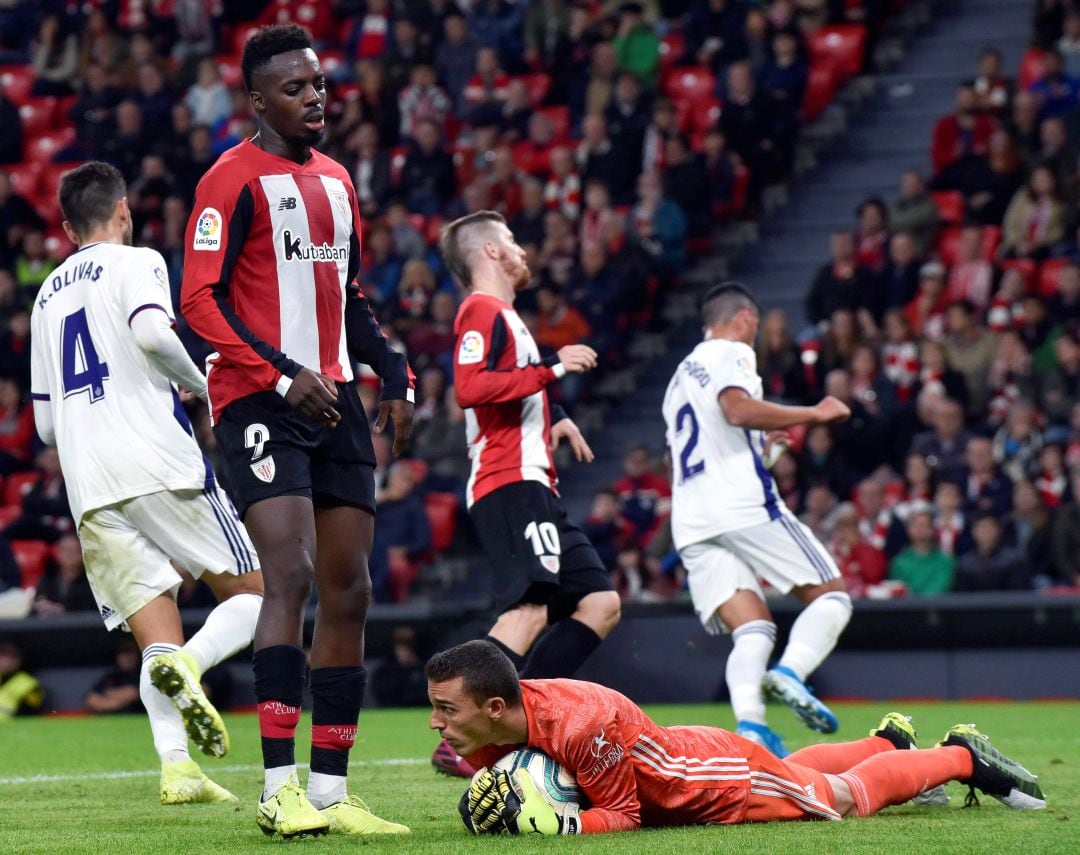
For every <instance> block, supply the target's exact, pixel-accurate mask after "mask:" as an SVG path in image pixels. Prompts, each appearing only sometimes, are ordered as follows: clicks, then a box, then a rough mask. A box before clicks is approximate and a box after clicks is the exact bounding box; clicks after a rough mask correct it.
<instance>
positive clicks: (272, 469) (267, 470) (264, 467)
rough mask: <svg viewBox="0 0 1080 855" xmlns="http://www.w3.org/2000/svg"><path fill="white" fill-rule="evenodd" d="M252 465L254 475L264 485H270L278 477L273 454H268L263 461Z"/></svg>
mask: <svg viewBox="0 0 1080 855" xmlns="http://www.w3.org/2000/svg"><path fill="white" fill-rule="evenodd" d="M250 465H251V472H252V474H253V475H254V476H255V477H256V478H258V479H259V480H260V481H262V482H263V483H264V484H269V483H270V482H271V481H273V480H274V476H275V475H277V466H275V465H274V455H272V454H268V455H266V457H264V458H263V459H262V460H257V461H256V462H255V463H252V464H250Z"/></svg>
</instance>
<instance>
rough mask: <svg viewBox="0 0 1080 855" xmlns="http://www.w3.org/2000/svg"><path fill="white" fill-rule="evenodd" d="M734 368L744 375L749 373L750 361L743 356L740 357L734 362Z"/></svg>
mask: <svg viewBox="0 0 1080 855" xmlns="http://www.w3.org/2000/svg"><path fill="white" fill-rule="evenodd" d="M735 367H736V368H738V369H739V370H740V371H742V372H743V373H744V374H749V373H750V360H749V359H747V358H746V357H745V356H740V357H738V358H737V359H736V360H735Z"/></svg>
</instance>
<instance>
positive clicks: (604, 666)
mask: <svg viewBox="0 0 1080 855" xmlns="http://www.w3.org/2000/svg"><path fill="white" fill-rule="evenodd" d="M770 605H771V607H772V609H773V612H774V615H775V616H776V621H777V624H778V626H779V627H780V639H779V642H778V645H777V650H778V651H779V650H780V649H781V646H782V644H783V642H784V640H785V638H786V635H787V631H788V629H789V628H790V626H791V623H792V621H793V620H794V618H795V616H796V615H797V614H798V610H799V604H798V603H796V602H795V601H793V600H776V601H772V602H771V603H770ZM204 617H205V613H204V612H193V613H186V614H185V629H186V631H188V632H189V633H190V632H192V631H194V630H195V629H196V628H197V627H198V626H199V625H200V623H201V621H202V619H203V618H204ZM400 624H409V625H411V626H414V627H415V628H416V630H417V634H418V637H419V640H420V645H421V648H422V649H423V650H427V651H429V652H432V651H435V650H438V649H440V648H442V647H446V646H449V645H451V644H455V643H457V642H459V641H463V640H466V639H469V638H477V637H480V636H482V635H483V634H484V632H485V631H486V630H487V628H488V626H490V614H489V612H488V610H487V608H486V605H485V604H482V603H470V604H462V605H446V604H439V605H435V606H417V605H413V606H375V607H373V608H372V611H371V614H370V616H369V623H368V644H367V649H368V658H369V662H370V667H371V668H372V669H374V668H377V667H378V661H379V659H381V658H382V657H385V656H386V655H387V654H388V652H389V650H390V639H391V634H392V632H393V629H394V627H395V626H398V625H400ZM308 629H309V631H310V622H309V627H308ZM0 639H10V640H13V641H15V642H16V643H18V644H19V645H20V646H22V647H23V649H24V650H25V651H26V654H27V664H28V665H29V666H30V667H32V668H34V669H35V670H36V671H37V672H38V674H39V675H40V676H41V678H42V679H43V681H44V682H45V683H46V685H47V687H48V688H49V689H50V692H51V697H52V700H53V704H54V705H55V707H56V708H59V709H65V708H77V707H80V706H81V704H82V695H83V693H84V692H85V690H86V687H87V686H89V685H90V683H92V682H93V680H94V679H96V677H97V676H98V675H99V674H100V673H101V671H102V669H103V667H105V666H107V665H108V664H109V663H111V661H112V658H113V650H114V644H115V639H114V638H110V636H109V635H108V634H107V633H106V632H105V631H104V629H103V628H102V626H101V623H100V621H99V620H98V619H97V617H96V616H95V615H92V614H89V615H67V616H61V617H57V618H52V619H47V620H45V619H43V620H31V621H20V622H12V623H4V622H0ZM730 649H731V645H730V642H729V640H728V639H727V637H726V636H723V637H713V636H709V635H707V634H706V633H705V632H704V630H703V629H702V628H701V626H700V624H699V623H698V621H697V620H696V618H695V617H694V615H693V613H692V612H691V610H690V607H689V605H688V604H686V603H665V604H655V605H654V604H649V605H644V604H641V605H638V604H635V605H629V606H626V607H625V608H624V611H623V620H622V623H620V625H619V626H618V627H617V628H616V630H615V632H614V633H613V634H612V635H611V637H610V638H609V639H608V640H607V642H606V643H605V644H604V645H602V646H601V648H600V649H599V650H598V651H597V653H595V654H594V655H593V657H592V658H591V659H590V660H589V662H588V663H587V664H586V666H585V668H584V669H583V670H582V672H581V673H580V674H579V676H580V677H581V678H583V679H588V680H595V681H597V682H599V683H604V684H606V685H609V686H612V687H614V688H616V689H619V690H620V691H622V692H625V693H626V694H627V695H630V696H631V697H633V698H634V699H635V700H638V701H640V702H642V703H650V702H667V701H671V702H675V701H687V702H694V701H699V702H708V701H716V700H722V699H725V697H726V693H725V689H724V679H723V675H724V662H725V659H726V657H727V654H728V651H729V650H730ZM232 672H233V675H234V678H235V679H236V680H237V682H238V684H239V685H238V686H237V690H238V691H237V695H238V696H239V702H240V703H244V702H245V700H246V699H247V698H248V696H249V695H250V679H251V677H250V669H249V668H248V667H247V665H246V662H244V661H243V657H241V659H240V660H239V661H236V662H234V663H233V665H232ZM812 682H813V683H814V685H815V687H816V688H817V690H818V691H819V693H820V694H822V695H823V696H825V697H831V698H837V697H851V698H872V699H880V700H885V699H890V698H935V699H970V698H988V697H1001V698H1018V699H1026V698H1080V595H1076V594H1070V595H1064V596H1048V595H1041V594H1023V595H1017V594H966V595H961V596H947V597H940V598H932V599H920V600H889V601H881V602H877V601H859V602H857V603H856V607H855V614H854V616H853V617H852V621H851V624H850V625H849V626H848V629H847V630H846V632H845V633H844V635H843V637H842V638H841V640H840V646H839V648H838V649H837V650H836V651H835V652H834V654H833V655H832V656H831V657H830V658H829V660H828V661H827V662H826V663H825V664H824V665H823V666H822V667H821V669H819V671H818V672H817V673H816V674H814V677H813V680H812Z"/></svg>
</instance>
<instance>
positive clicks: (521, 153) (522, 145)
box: [513, 140, 551, 175]
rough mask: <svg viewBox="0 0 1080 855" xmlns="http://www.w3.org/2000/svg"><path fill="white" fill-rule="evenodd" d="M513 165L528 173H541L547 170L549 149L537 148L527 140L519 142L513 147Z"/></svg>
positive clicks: (549, 157) (549, 155)
mask: <svg viewBox="0 0 1080 855" xmlns="http://www.w3.org/2000/svg"><path fill="white" fill-rule="evenodd" d="M513 152H514V165H515V166H516V167H517V168H518V169H520V170H521V171H522V172H527V173H528V174H529V175H543V174H544V173H545V172H547V170H548V163H549V162H550V160H551V149H547V148H537V147H536V146H534V145H533V144H532V143H531V142H529V141H528V140H525V141H524V142H519V143H518V144H517V145H515V146H514V148H513Z"/></svg>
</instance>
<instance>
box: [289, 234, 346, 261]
mask: <svg viewBox="0 0 1080 855" xmlns="http://www.w3.org/2000/svg"><path fill="white" fill-rule="evenodd" d="M281 240H282V244H283V245H284V249H285V260H286V261H345V260H347V259H348V257H349V248H348V247H346V246H331V245H330V244H328V243H325V242H324V243H322V244H313V243H309V244H304V242H303V241H304V239H303V238H302V237H296V238H294V237H293V233H292V232H291V231H289V230H288V229H285V231H284V233H283V234H282V235H281Z"/></svg>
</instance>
